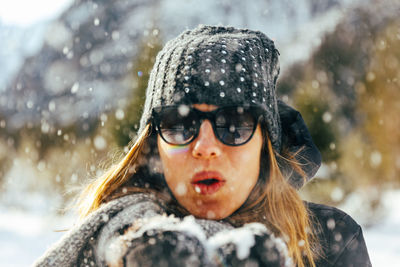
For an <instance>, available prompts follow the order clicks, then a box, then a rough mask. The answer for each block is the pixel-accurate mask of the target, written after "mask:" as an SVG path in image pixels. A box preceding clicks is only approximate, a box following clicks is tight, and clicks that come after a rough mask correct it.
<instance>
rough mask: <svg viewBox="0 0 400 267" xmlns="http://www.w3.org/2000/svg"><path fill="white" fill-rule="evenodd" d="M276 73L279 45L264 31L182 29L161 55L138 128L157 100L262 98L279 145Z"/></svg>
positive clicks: (251, 101)
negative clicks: (276, 46) (277, 46)
mask: <svg viewBox="0 0 400 267" xmlns="http://www.w3.org/2000/svg"><path fill="white" fill-rule="evenodd" d="M278 73H279V66H278V50H277V49H276V48H275V46H274V43H273V42H272V41H271V40H270V39H269V38H268V37H267V36H265V35H264V34H263V33H261V32H257V31H250V30H246V29H236V28H232V27H215V26H199V27H198V28H196V29H194V30H192V31H186V32H183V33H182V34H181V35H179V36H178V37H177V38H175V39H173V40H171V41H169V42H168V43H167V44H166V45H165V47H164V49H162V51H161V52H160V53H159V54H158V56H157V59H156V63H155V65H154V67H153V70H152V72H151V74H150V80H149V84H148V88H147V95H146V102H145V106H144V112H143V116H142V119H141V123H140V130H139V132H140V131H141V130H142V129H143V128H144V126H145V125H146V124H147V123H148V122H149V119H150V116H151V111H152V109H153V108H155V107H158V106H164V105H179V104H189V105H191V104H200V103H206V104H210V105H216V106H224V105H241V104H247V105H248V104H260V105H263V106H264V107H266V114H265V116H264V118H265V119H266V121H267V124H268V135H269V138H270V139H271V142H272V145H273V147H274V149H275V150H276V151H280V146H281V142H280V137H281V136H280V125H279V116H278V107H277V101H276V96H275V82H276V79H277V77H278Z"/></svg>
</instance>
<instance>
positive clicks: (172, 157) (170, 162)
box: [157, 137, 189, 182]
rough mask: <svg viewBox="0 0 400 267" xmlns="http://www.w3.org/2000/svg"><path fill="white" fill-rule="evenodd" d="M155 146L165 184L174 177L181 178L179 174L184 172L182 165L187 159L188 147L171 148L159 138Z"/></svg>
mask: <svg viewBox="0 0 400 267" xmlns="http://www.w3.org/2000/svg"><path fill="white" fill-rule="evenodd" d="M157 144H158V151H159V153H160V159H161V163H162V166H163V171H164V176H165V179H166V180H167V182H170V181H171V180H173V179H174V177H181V173H182V172H184V170H183V167H184V166H185V164H184V163H185V162H186V161H187V158H188V151H189V146H184V147H182V146H171V145H169V144H166V143H165V142H163V141H162V140H160V137H158V142H157ZM177 166H179V167H177Z"/></svg>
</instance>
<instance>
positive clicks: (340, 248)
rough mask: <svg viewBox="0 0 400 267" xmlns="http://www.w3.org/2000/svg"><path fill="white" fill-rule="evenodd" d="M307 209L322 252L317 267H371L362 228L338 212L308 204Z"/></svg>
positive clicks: (341, 212) (332, 208) (343, 213)
mask: <svg viewBox="0 0 400 267" xmlns="http://www.w3.org/2000/svg"><path fill="white" fill-rule="evenodd" d="M307 207H308V209H309V211H310V212H311V214H312V215H313V216H312V217H313V221H314V226H315V228H316V229H317V236H318V238H319V240H320V243H321V248H322V252H323V253H322V257H320V258H319V259H318V260H317V261H316V265H317V266H321V267H322V266H323V267H330V266H337V267H339V266H340V267H364V266H365V267H367V266H371V262H370V259H369V256H368V251H367V247H366V245H365V241H364V237H363V233H362V230H361V227H360V225H358V224H357V223H356V222H355V221H354V220H353V219H352V218H351V217H350V216H349V215H348V214H346V213H345V212H343V211H341V210H339V209H337V208H334V207H329V206H325V205H321V204H315V203H307Z"/></svg>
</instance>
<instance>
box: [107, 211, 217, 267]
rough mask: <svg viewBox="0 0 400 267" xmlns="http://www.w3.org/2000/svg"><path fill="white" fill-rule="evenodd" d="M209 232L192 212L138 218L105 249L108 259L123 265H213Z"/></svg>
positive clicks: (113, 263)
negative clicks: (209, 251) (207, 237)
mask: <svg viewBox="0 0 400 267" xmlns="http://www.w3.org/2000/svg"><path fill="white" fill-rule="evenodd" d="M204 242H206V234H205V232H204V231H203V229H202V228H201V227H200V225H199V224H197V223H196V221H195V219H194V218H193V217H192V216H189V217H186V218H184V219H183V220H181V219H178V218H175V217H173V216H169V217H166V216H156V217H154V218H151V219H146V220H139V221H138V222H137V223H135V224H134V225H133V226H132V227H130V228H128V229H127V230H126V231H125V233H124V234H122V235H119V236H115V237H114V238H111V239H110V240H109V242H108V244H106V245H105V248H106V249H103V250H101V251H103V252H104V253H105V255H103V256H104V257H103V258H104V259H105V262H106V264H107V265H108V266H111V267H117V266H118V267H120V266H129V267H133V266H154V265H155V264H157V266H211V264H210V261H209V257H208V255H207V253H206V252H207V251H206V249H205V247H204V245H203V244H204Z"/></svg>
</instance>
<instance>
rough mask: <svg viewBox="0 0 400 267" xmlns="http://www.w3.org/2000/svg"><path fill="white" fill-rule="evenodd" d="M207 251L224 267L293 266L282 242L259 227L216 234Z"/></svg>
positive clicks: (264, 228)
mask: <svg viewBox="0 0 400 267" xmlns="http://www.w3.org/2000/svg"><path fill="white" fill-rule="evenodd" d="M208 247H209V249H210V250H211V252H210V253H213V258H214V260H215V261H216V262H217V263H218V262H219V264H221V265H224V266H225V265H226V266H268V267H291V266H293V262H292V259H291V258H290V257H289V256H288V252H287V247H286V244H285V243H284V242H283V240H281V239H280V238H276V237H275V236H274V235H273V234H272V233H271V232H270V231H269V230H268V229H267V228H266V227H265V226H264V225H263V224H260V223H250V224H246V225H244V226H242V227H240V228H235V229H233V230H228V231H222V232H219V233H217V234H216V235H214V236H212V237H211V238H210V239H209V240H208Z"/></svg>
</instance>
